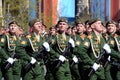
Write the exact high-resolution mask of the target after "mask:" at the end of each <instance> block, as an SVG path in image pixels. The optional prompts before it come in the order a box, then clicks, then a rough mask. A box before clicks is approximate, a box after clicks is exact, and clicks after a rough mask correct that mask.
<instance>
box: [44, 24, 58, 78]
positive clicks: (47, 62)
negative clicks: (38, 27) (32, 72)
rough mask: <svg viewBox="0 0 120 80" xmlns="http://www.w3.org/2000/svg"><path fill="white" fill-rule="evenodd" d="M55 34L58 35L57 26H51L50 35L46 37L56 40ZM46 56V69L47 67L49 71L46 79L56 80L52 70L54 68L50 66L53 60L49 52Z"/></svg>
mask: <svg viewBox="0 0 120 80" xmlns="http://www.w3.org/2000/svg"><path fill="white" fill-rule="evenodd" d="M55 36H56V29H55V26H51V27H50V28H49V33H48V37H47V38H46V39H47V40H48V41H49V40H54V38H55ZM45 57H46V59H45V60H44V61H45V65H46V69H47V72H46V75H45V80H54V77H53V74H52V72H51V71H52V70H51V68H50V65H51V62H50V57H49V54H47V56H46V55H45Z"/></svg>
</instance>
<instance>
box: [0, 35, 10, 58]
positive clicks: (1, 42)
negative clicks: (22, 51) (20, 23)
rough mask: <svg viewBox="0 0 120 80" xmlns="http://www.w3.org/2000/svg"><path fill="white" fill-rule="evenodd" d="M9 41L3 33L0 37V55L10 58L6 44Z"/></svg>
mask: <svg viewBox="0 0 120 80" xmlns="http://www.w3.org/2000/svg"><path fill="white" fill-rule="evenodd" d="M6 43H7V38H6V36H5V35H2V36H1V38H0V57H1V58H3V59H8V58H9V56H8V55H7V53H6V52H5V49H4V48H5V46H6Z"/></svg>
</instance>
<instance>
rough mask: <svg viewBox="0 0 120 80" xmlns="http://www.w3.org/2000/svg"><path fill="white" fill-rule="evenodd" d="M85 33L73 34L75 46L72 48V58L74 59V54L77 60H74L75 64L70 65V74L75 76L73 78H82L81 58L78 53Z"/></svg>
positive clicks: (77, 79) (79, 79)
mask: <svg viewBox="0 0 120 80" xmlns="http://www.w3.org/2000/svg"><path fill="white" fill-rule="evenodd" d="M85 37H86V35H85V34H76V36H74V41H75V48H74V50H73V56H72V59H73V60H74V57H75V56H76V57H77V59H78V61H77V62H75V61H74V62H75V65H73V66H72V72H71V73H72V76H74V77H75V80H82V78H81V66H82V60H81V57H80V56H81V55H80V54H79V48H80V47H79V46H81V45H82V44H83V42H84V39H85Z"/></svg>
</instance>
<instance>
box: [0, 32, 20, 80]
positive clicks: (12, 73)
mask: <svg viewBox="0 0 120 80" xmlns="http://www.w3.org/2000/svg"><path fill="white" fill-rule="evenodd" d="M17 44H19V40H18V39H17V37H16V36H15V35H12V34H10V33H7V34H5V35H3V36H2V37H1V47H2V48H3V50H4V51H5V53H6V56H3V57H4V59H3V60H2V64H3V66H2V70H3V74H4V78H5V79H6V80H19V79H20V73H21V64H20V59H19V57H16V58H15V59H14V63H13V64H12V67H11V68H10V69H9V70H8V71H6V72H5V69H4V67H5V66H6V59H8V58H9V57H11V56H12V55H14V54H15V53H16V52H15V49H16V46H17Z"/></svg>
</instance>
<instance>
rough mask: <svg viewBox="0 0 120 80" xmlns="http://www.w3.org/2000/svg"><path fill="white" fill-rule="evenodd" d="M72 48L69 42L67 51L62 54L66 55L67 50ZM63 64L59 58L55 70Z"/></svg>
mask: <svg viewBox="0 0 120 80" xmlns="http://www.w3.org/2000/svg"><path fill="white" fill-rule="evenodd" d="M70 48H71V44H70V43H68V45H67V47H66V49H65V51H64V52H63V54H62V56H64V57H65V56H66V55H67V52H68V50H69V49H70ZM61 64H62V61H60V60H59V61H58V63H57V66H56V67H55V68H54V70H53V71H55V70H57V69H58V68H59V67H60V66H61Z"/></svg>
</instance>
